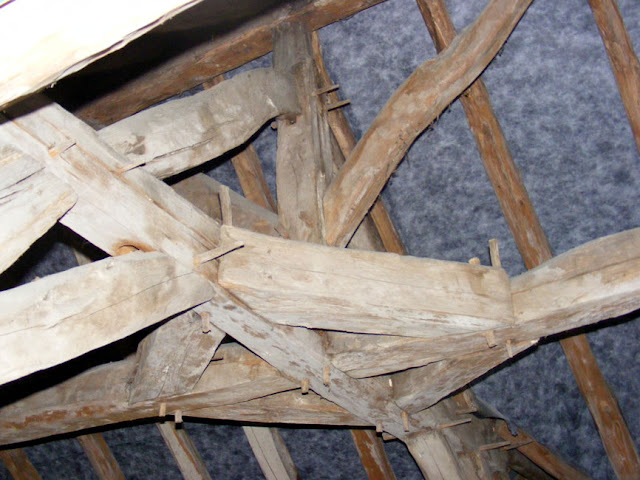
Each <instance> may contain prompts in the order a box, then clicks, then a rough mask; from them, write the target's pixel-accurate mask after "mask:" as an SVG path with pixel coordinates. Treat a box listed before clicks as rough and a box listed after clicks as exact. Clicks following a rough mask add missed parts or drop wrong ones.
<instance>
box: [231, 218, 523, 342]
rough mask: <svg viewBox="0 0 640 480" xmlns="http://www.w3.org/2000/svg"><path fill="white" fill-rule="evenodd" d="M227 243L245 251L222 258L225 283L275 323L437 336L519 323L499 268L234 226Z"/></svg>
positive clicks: (234, 292)
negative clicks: (302, 239) (277, 236)
mask: <svg viewBox="0 0 640 480" xmlns="http://www.w3.org/2000/svg"><path fill="white" fill-rule="evenodd" d="M221 238H222V242H223V243H229V244H233V243H237V242H241V243H243V244H244V248H242V249H239V250H236V251H235V252H233V253H231V254H229V255H226V256H225V257H224V258H222V259H221V260H220V269H219V273H218V281H219V282H220V285H221V286H223V287H224V288H226V289H227V290H229V291H230V292H232V293H233V294H234V295H236V296H237V297H238V298H240V299H241V300H242V301H243V302H244V303H245V304H247V305H248V306H249V307H250V308H251V309H252V310H253V311H254V312H256V313H258V314H259V315H262V316H264V317H265V318H267V319H269V320H271V321H272V322H274V323H279V324H284V325H292V326H305V327H308V328H320V329H330V330H342V331H349V332H361V333H373V334H392V335H405V336H425V337H434V336H440V335H446V334H451V333H462V332H470V331H476V330H479V331H484V330H489V329H492V328H499V327H504V326H507V325H509V324H510V323H513V321H514V319H513V317H512V312H513V309H512V306H511V292H510V287H509V280H508V277H507V275H506V273H505V272H504V271H503V270H500V269H495V268H491V267H483V266H479V265H469V264H466V263H458V262H444V261H438V260H430V259H421V258H416V257H409V256H399V255H396V254H391V253H378V252H363V251H356V250H347V249H337V248H332V247H325V246H317V245H310V244H308V243H303V242H293V241H290V240H283V239H275V238H271V237H267V236H265V235H261V234H257V233H253V232H248V231H246V230H241V229H235V228H232V227H224V228H223V233H222V237H221ZM354 279H357V281H356V282H354ZM452 297H453V298H455V299H456V300H455V302H452V301H451V298H452ZM337 306H339V308H337Z"/></svg>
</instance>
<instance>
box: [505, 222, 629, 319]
mask: <svg viewBox="0 0 640 480" xmlns="http://www.w3.org/2000/svg"><path fill="white" fill-rule="evenodd" d="M511 288H512V292H513V293H512V294H513V308H514V313H515V316H516V318H517V319H518V322H519V323H520V324H521V325H522V326H523V328H526V323H527V322H530V321H535V320H536V319H540V318H546V319H547V322H549V323H551V322H553V321H556V322H561V323H562V325H563V326H564V327H565V328H567V329H570V328H572V327H573V326H574V325H584V322H585V318H587V319H589V320H590V321H593V320H594V319H595V320H596V321H597V320H603V319H607V318H612V317H616V316H619V315H623V314H625V313H628V312H630V311H633V310H635V309H636V308H639V307H640V300H638V296H639V295H638V294H639V293H640V229H633V230H628V231H625V232H621V233H617V234H614V235H609V236H606V237H603V238H599V239H597V240H594V241H592V242H589V243H586V244H584V245H581V246H580V247H577V248H574V249H572V250H569V251H568V252H565V253H563V254H562V255H559V256H557V257H555V258H553V259H551V260H549V261H547V262H545V263H543V264H542V265H540V266H539V267H536V268H534V269H533V270H530V271H528V272H526V273H524V274H522V275H519V276H517V277H515V278H513V279H512V280H511Z"/></svg>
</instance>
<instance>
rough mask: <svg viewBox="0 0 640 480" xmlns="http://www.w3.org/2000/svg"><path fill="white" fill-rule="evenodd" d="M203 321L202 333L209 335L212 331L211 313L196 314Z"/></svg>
mask: <svg viewBox="0 0 640 480" xmlns="http://www.w3.org/2000/svg"><path fill="white" fill-rule="evenodd" d="M196 315H199V316H200V319H201V320H202V333H209V332H210V331H211V314H210V313H209V312H200V313H196Z"/></svg>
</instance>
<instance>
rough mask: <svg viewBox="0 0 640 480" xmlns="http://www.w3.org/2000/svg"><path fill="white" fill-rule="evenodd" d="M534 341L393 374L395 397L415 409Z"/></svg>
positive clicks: (467, 382) (456, 388)
mask: <svg viewBox="0 0 640 480" xmlns="http://www.w3.org/2000/svg"><path fill="white" fill-rule="evenodd" d="M535 343H536V342H535V341H533V342H521V343H518V344H513V345H511V346H510V347H509V348H507V347H506V346H501V347H495V348H488V349H486V350H484V351H482V352H478V353H472V354H469V355H465V356H462V357H459V358H455V359H452V360H441V361H439V362H434V363H430V364H429V365H426V366H424V367H419V368H413V369H409V370H405V371H403V372H399V373H397V374H396V375H394V376H393V393H394V397H395V401H396V403H397V404H398V406H399V407H400V408H402V409H403V410H404V411H406V412H409V413H415V412H419V411H420V410H423V409H425V408H428V407H430V406H431V405H433V404H434V403H436V402H437V401H439V400H441V399H443V398H444V397H446V396H447V395H449V394H450V393H451V392H454V391H456V390H458V389H460V388H462V387H464V386H465V385H468V384H469V383H470V382H472V381H473V380H475V379H476V378H478V377H480V376H482V375H484V374H485V373H487V372H488V371H489V370H491V369H492V368H495V367H497V366H498V365H500V364H502V363H504V362H505V361H507V360H509V358H511V357H513V356H514V355H518V354H519V353H521V352H523V351H524V350H526V349H528V348H529V347H531V346H532V345H533V344H535Z"/></svg>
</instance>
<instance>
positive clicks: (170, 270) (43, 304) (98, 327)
mask: <svg viewBox="0 0 640 480" xmlns="http://www.w3.org/2000/svg"><path fill="white" fill-rule="evenodd" d="M78 285H82V288H80V289H79V288H78ZM211 296H212V289H211V287H210V286H209V284H208V282H207V281H205V280H204V279H202V278H201V277H199V276H198V275H196V274H194V273H192V272H191V271H190V270H188V269H186V268H184V267H182V266H180V265H179V264H177V263H176V262H175V261H174V260H173V259H171V258H170V257H168V256H166V255H163V254H161V253H142V252H135V253H131V254H129V255H125V256H122V257H120V258H110V259H106V260H102V261H100V262H95V263H94V264H91V265H85V266H83V267H78V268H75V269H72V270H67V271H66V272H62V273H57V274H54V275H50V276H48V277H45V278H43V279H40V280H38V281H36V282H32V283H29V284H26V285H22V286H20V287H16V288H13V289H11V290H6V291H4V292H0V306H1V307H0V312H2V313H1V314H0V317H1V318H0V349H1V350H2V352H3V359H4V361H3V363H2V370H1V373H0V382H1V383H6V382H9V381H11V380H15V379H17V378H20V377H22V376H24V375H28V374H29V373H33V372H35V371H38V370H42V369H44V368H48V367H51V366H54V365H57V364H59V363H62V362H64V361H66V360H69V359H71V358H75V357H77V356H79V355H82V354H83V353H86V352H88V351H91V350H93V349H96V348H98V347H101V346H103V345H107V344H108V343H111V342H114V341H116V340H119V339H121V338H124V337H126V336H128V335H131V334H132V333H135V332H137V331H139V330H141V329H143V328H145V327H148V326H149V325H153V324H154V323H157V322H159V321H161V320H163V319H165V318H167V317H169V316H171V315H174V314H176V313H178V312H181V311H184V310H186V309H189V308H191V307H193V306H194V305H198V304H200V303H202V302H205V301H207V300H209V299H210V298H211Z"/></svg>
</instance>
